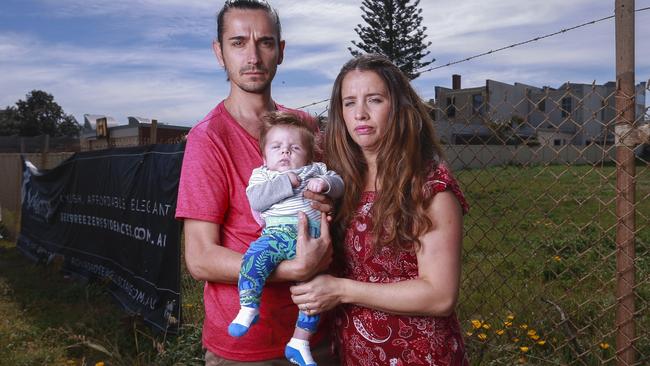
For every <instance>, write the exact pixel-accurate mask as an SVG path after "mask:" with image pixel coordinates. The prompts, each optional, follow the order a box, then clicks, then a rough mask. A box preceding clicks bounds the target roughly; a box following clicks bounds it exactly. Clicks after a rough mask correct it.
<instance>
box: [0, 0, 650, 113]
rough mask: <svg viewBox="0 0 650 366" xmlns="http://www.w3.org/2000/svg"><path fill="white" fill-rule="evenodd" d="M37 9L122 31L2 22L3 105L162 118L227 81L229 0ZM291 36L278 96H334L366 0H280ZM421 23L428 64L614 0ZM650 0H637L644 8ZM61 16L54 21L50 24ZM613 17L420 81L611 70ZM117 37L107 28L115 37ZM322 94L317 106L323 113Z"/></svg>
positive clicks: (640, 27)
mask: <svg viewBox="0 0 650 366" xmlns="http://www.w3.org/2000/svg"><path fill="white" fill-rule="evenodd" d="M35 3H36V4H35V5H34V6H32V7H31V8H30V14H31V16H33V14H36V15H38V18H39V24H42V25H48V22H50V21H53V19H56V20H58V21H60V20H61V19H68V18H69V21H70V22H77V21H79V20H81V21H85V22H88V24H95V23H96V24H97V27H98V28H99V27H102V26H103V27H109V28H110V29H111V30H114V32H115V36H116V39H119V41H117V40H116V41H115V42H97V43H96V44H88V43H87V42H86V45H82V44H81V43H80V42H78V40H77V37H75V36H76V35H75V34H67V33H66V31H65V28H62V29H60V30H57V31H56V32H51V33H53V34H47V33H39V32H41V30H40V29H51V28H47V27H46V28H39V27H32V28H30V29H29V30H25V32H29V33H20V32H18V31H17V30H14V29H7V28H6V27H4V26H2V25H0V68H1V69H2V70H3V78H2V79H0V90H2V91H3V93H2V94H1V95H0V106H2V105H10V104H13V103H15V101H17V100H18V99H19V98H24V96H25V93H27V92H29V91H30V90H32V89H37V88H40V89H43V90H46V91H48V92H50V93H53V94H54V96H55V98H56V100H57V101H58V102H59V103H60V104H61V105H62V106H63V107H64V109H65V110H66V112H68V113H74V114H75V116H77V118H80V117H81V115H82V114H83V113H106V114H112V115H114V116H115V117H118V118H119V119H120V120H125V116H127V115H141V116H143V117H148V116H149V117H158V118H159V119H160V120H161V121H169V122H175V123H192V122H195V121H196V120H197V119H200V118H201V117H202V116H203V115H205V114H206V113H207V112H208V110H209V109H210V108H211V107H212V106H213V105H214V104H216V103H217V102H218V101H219V100H220V99H221V98H223V97H225V96H226V95H227V92H228V84H227V83H226V82H225V81H224V79H225V76H224V73H223V71H222V70H221V69H220V67H219V66H218V64H217V62H216V60H215V58H214V55H213V54H212V50H211V49H210V42H211V39H212V37H213V36H214V32H215V31H214V15H215V13H216V11H217V10H218V9H219V8H220V7H221V5H222V4H223V2H222V1H203V0H190V1H186V0H161V1H155V0H37V1H36V2H35ZM273 5H274V6H276V7H277V8H278V9H279V11H280V16H281V18H282V22H283V31H284V33H283V35H284V38H285V39H286V40H287V49H286V55H285V61H284V63H283V65H281V66H280V68H279V72H278V75H277V76H276V81H275V82H274V89H273V91H274V98H276V99H277V100H278V101H279V102H281V103H283V104H286V105H288V106H301V105H305V104H309V103H311V102H314V101H319V100H322V99H325V98H327V97H328V96H329V93H330V88H331V83H332V82H333V79H334V78H335V76H336V74H337V73H338V71H339V69H340V67H341V65H342V64H343V63H344V62H345V61H347V60H348V59H349V58H350V54H349V52H348V50H347V47H349V46H351V43H350V41H351V40H353V39H357V38H358V37H357V35H356V33H355V32H354V27H355V26H356V24H358V23H361V22H362V19H361V10H360V9H359V6H360V2H357V1H347V0H335V1H330V2H327V3H325V2H323V1H321V0H304V1H300V2H297V1H292V0H275V1H273ZM420 5H421V7H422V8H423V13H422V15H423V17H424V24H425V25H426V26H427V28H428V29H427V34H428V35H429V37H428V40H430V41H432V45H431V47H430V50H431V56H432V57H436V58H437V59H438V60H437V61H436V62H435V63H434V64H432V65H431V66H436V65H443V64H444V63H446V62H450V61H455V60H460V59H463V58H466V57H469V56H473V55H476V54H479V53H481V52H485V51H488V50H490V49H496V48H499V47H502V46H507V45H509V44H512V43H515V42H520V41H522V40H526V39H530V38H533V37H535V36H539V35H543V34H547V33H551V32H554V31H558V30H560V29H563V28H567V27H570V26H574V25H577V24H580V23H582V22H585V21H589V20H592V19H597V18H600V17H602V16H607V15H610V14H612V13H613V4H612V3H610V2H593V1H591V0H574V1H570V2H566V1H565V0H547V1H537V2H522V1H519V0H500V1H488V0H465V1H455V2H452V1H432V0H423V1H422V2H421V3H420ZM648 5H650V0H637V2H636V6H637V8H641V7H645V6H648ZM649 20H650V11H646V12H642V13H637V20H636V35H637V55H636V56H637V64H636V66H637V79H639V80H644V79H647V78H648V77H649V76H650V48H648V47H645V46H644V42H645V39H644V38H643V35H645V34H650V21H649ZM54 23H56V24H60V23H57V22H53V24H54ZM613 24H614V21H613V19H612V20H609V21H605V22H601V23H598V24H595V25H589V26H586V27H584V28H581V29H578V30H574V31H571V32H567V33H563V34H562V35H559V36H556V37H552V38H548V39H544V40H540V41H537V42H533V43H530V44H527V45H523V46H520V47H516V48H512V49H508V50H505V51H503V52H499V53H495V54H492V55H489V56H485V57H481V58H478V59H475V60H472V61H469V62H463V63H460V64H458V65H454V66H450V67H444V68H441V69H439V70H435V71H431V72H427V73H424V74H422V76H420V78H418V79H416V80H415V82H414V85H415V86H416V88H417V89H418V90H419V91H420V92H421V94H422V95H423V96H425V97H432V95H433V87H434V86H435V85H449V84H450V79H451V74H452V73H459V74H462V75H463V85H466V86H480V85H484V84H485V79H493V80H499V81H504V82H508V83H514V82H523V83H528V84H532V85H551V86H557V85H559V84H560V83H562V82H564V81H574V82H591V80H593V79H597V81H598V82H605V81H608V80H612V79H613V78H614V76H615V65H614V61H615V60H614V34H613V33H614V27H613ZM108 39H109V40H110V39H111V38H110V36H109V38H108ZM325 105H326V104H320V105H316V106H313V107H309V109H310V111H313V112H319V111H322V110H323V109H324V108H325Z"/></svg>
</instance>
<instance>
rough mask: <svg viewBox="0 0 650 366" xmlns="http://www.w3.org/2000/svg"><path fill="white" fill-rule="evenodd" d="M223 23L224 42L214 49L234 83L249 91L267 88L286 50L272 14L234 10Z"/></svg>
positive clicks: (262, 11) (257, 91)
mask: <svg viewBox="0 0 650 366" xmlns="http://www.w3.org/2000/svg"><path fill="white" fill-rule="evenodd" d="M223 24H224V27H223V37H222V43H218V42H215V43H214V44H213V48H214V51H215V53H216V55H217V59H218V60H219V63H220V64H221V66H223V67H224V68H225V69H226V72H227V73H228V78H229V79H230V81H231V83H232V84H231V85H232V86H233V87H235V86H236V87H238V88H239V89H241V90H243V91H246V92H249V93H262V92H265V91H267V90H268V89H269V88H270V85H271V81H272V80H273V77H274V76H275V71H276V69H277V66H278V65H279V64H280V63H282V57H283V52H284V41H280V40H278V39H277V38H278V34H277V30H276V29H275V24H274V23H273V22H272V20H271V17H270V16H269V14H268V13H267V12H266V11H264V10H241V9H232V10H229V11H228V12H227V13H226V14H225V15H224V23H223Z"/></svg>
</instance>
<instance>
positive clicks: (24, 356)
mask: <svg viewBox="0 0 650 366" xmlns="http://www.w3.org/2000/svg"><path fill="white" fill-rule="evenodd" d="M456 175H457V178H458V179H459V181H460V182H461V185H462V188H463V190H464V191H465V194H466V196H467V198H468V201H469V202H470V205H471V206H472V208H471V210H470V213H469V215H467V216H466V218H465V229H466V235H465V242H464V253H463V259H464V263H463V283H462V288H461V303H460V305H459V312H458V313H459V317H460V321H461V326H462V327H463V331H464V332H466V334H465V339H466V343H467V346H468V350H469V351H470V359H471V360H472V364H473V365H513V364H520V363H525V364H531V365H573V364H575V365H583V364H584V365H592V364H605V365H613V364H614V355H615V351H614V348H615V327H614V313H615V308H614V306H615V288H616V282H615V275H614V274H615V262H616V256H615V241H614V238H615V226H614V225H615V222H616V219H615V213H614V208H615V191H616V190H615V168H614V167H611V166H605V167H597V168H593V167H591V166H573V167H567V166H561V165H560V166H550V167H515V166H506V167H494V168H488V169H476V170H465V171H460V172H457V174H456ZM637 177H638V180H637V191H636V198H637V230H638V232H637V239H636V240H637V247H636V252H637V253H636V262H637V271H636V278H637V283H638V286H637V288H636V292H635V294H636V300H637V314H638V316H637V321H638V322H637V336H638V337H639V338H638V340H637V342H636V347H637V350H638V351H639V355H640V357H639V364H644V362H647V361H648V357H650V337H649V336H650V334H649V333H648V329H650V319H648V317H647V316H645V317H642V316H641V315H642V314H647V312H648V305H650V288H649V287H650V286H649V282H650V274H649V272H650V255H648V254H650V253H649V249H650V248H649V243H650V226H648V222H649V221H650V220H648V218H649V217H650V200H648V198H649V197H650V168H648V167H647V166H645V165H643V166H639V167H637ZM0 268H1V271H0V319H1V320H0V365H37V364H38V365H41V364H47V365H95V364H96V363H98V362H104V364H105V365H192V364H197V365H199V364H202V363H201V353H202V352H201V349H200V327H199V326H197V325H195V324H200V323H201V320H202V316H203V315H202V304H201V296H202V291H201V285H200V284H199V283H197V282H196V281H194V280H192V279H191V278H189V276H188V275H187V273H186V272H183V278H182V280H181V283H182V288H183V314H184V319H185V320H186V322H187V323H188V325H186V326H185V328H184V329H183V332H182V333H181V335H180V336H176V337H165V336H164V335H156V334H153V333H151V331H149V330H148V328H147V327H145V326H144V325H143V324H142V323H141V322H140V321H139V320H138V319H137V318H134V317H129V316H126V315H124V313H122V312H121V310H120V309H119V308H118V307H117V305H116V304H115V303H114V302H113V300H112V299H111V297H110V296H109V295H107V294H105V292H104V291H103V290H102V288H101V287H99V286H98V285H92V284H91V285H85V284H83V283H77V282H74V281H70V280H68V279H65V278H63V277H62V276H61V275H59V274H58V273H56V270H55V269H52V268H44V267H41V266H36V265H34V264H32V263H31V262H30V261H28V260H27V259H24V258H23V257H22V255H21V254H19V253H18V252H17V250H16V249H15V247H14V245H13V243H10V242H2V241H0ZM563 319H564V320H563Z"/></svg>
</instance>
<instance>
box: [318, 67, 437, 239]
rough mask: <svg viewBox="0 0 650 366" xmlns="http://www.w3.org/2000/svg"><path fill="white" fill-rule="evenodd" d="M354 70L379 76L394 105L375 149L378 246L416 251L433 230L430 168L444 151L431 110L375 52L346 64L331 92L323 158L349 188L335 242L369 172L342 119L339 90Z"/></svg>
mask: <svg viewBox="0 0 650 366" xmlns="http://www.w3.org/2000/svg"><path fill="white" fill-rule="evenodd" d="M353 70H359V71H370V72H374V73H376V74H377V75H379V77H380V78H381V79H382V80H383V81H384V83H385V84H386V88H387V90H388V92H389V94H390V96H389V98H390V101H391V112H390V114H389V120H388V127H387V129H386V132H385V133H384V135H383V136H382V137H381V140H380V142H379V145H378V146H377V180H376V182H375V183H376V187H378V191H377V196H376V198H375V201H374V204H373V206H372V210H371V217H372V220H373V231H372V235H373V239H374V240H373V242H374V243H375V244H374V248H375V249H379V248H381V247H384V246H391V247H396V248H402V249H409V250H417V249H418V248H419V246H420V245H421V243H420V241H419V237H420V236H421V235H422V234H424V233H426V232H428V231H429V230H431V227H432V223H431V220H430V219H429V218H428V216H427V213H426V209H427V208H428V206H429V204H430V203H431V196H430V195H429V194H427V192H426V191H425V189H424V186H425V182H426V178H427V176H428V174H429V173H430V172H431V169H432V167H433V166H435V164H437V163H439V161H440V159H442V149H441V148H440V145H439V144H438V142H437V139H436V136H435V132H434V128H433V121H432V120H431V117H430V116H429V108H428V107H427V106H426V105H425V104H424V102H422V100H421V99H420V97H419V96H418V95H417V93H416V92H415V90H414V89H413V87H411V84H410V81H409V79H408V78H407V77H406V76H405V75H404V74H403V73H402V72H401V71H400V70H399V68H397V67H396V66H395V65H394V64H393V63H392V62H390V61H389V60H388V59H387V58H385V57H384V56H381V55H375V54H369V55H362V56H358V57H355V58H353V59H352V60H350V61H348V62H347V63H346V64H345V65H343V67H342V68H341V71H340V72H339V74H338V76H337V78H336V81H335V82H334V87H333V89H332V97H331V100H330V106H329V121H328V124H327V127H326V131H325V133H326V146H325V150H326V154H325V157H326V159H327V165H328V166H329V167H330V169H333V170H335V171H336V172H338V173H339V174H340V175H341V177H342V178H343V181H344V182H345V185H346V186H345V194H344V195H343V199H342V200H341V202H340V203H339V205H338V207H337V209H336V215H335V217H334V235H335V238H336V242H337V243H341V242H342V239H343V235H344V231H345V227H346V226H347V225H348V223H349V222H350V220H351V219H352V217H353V216H354V214H355V211H356V208H357V205H358V203H359V199H360V198H361V193H362V190H363V187H364V183H365V178H366V175H367V174H368V164H367V162H366V160H365V158H364V156H363V154H362V152H361V149H360V148H359V146H358V145H357V144H356V143H355V142H354V141H353V140H352V138H351V136H350V135H349V134H348V132H347V128H346V126H345V121H344V120H343V113H342V96H341V87H342V84H343V79H344V78H345V76H346V75H347V74H348V73H349V72H350V71H353Z"/></svg>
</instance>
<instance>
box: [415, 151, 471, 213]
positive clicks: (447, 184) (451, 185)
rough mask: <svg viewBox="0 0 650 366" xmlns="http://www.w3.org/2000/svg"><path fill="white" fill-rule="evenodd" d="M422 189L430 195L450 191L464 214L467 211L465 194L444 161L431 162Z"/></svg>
mask: <svg viewBox="0 0 650 366" xmlns="http://www.w3.org/2000/svg"><path fill="white" fill-rule="evenodd" d="M424 189H425V191H426V192H427V194H429V195H431V196H434V195H435V194H436V193H440V192H444V191H447V190H448V191H451V192H452V193H453V194H454V196H456V198H457V199H458V203H460V206H461V207H462V209H463V214H466V213H467V212H468V211H469V205H468V204H467V200H466V199H465V195H464V194H463V191H462V190H461V189H460V185H459V184H458V181H457V180H456V178H455V177H454V175H453V174H452V172H451V170H450V169H449V167H448V166H447V164H446V163H445V162H433V163H432V165H431V170H430V171H429V174H428V175H427V179H426V182H425V187H424Z"/></svg>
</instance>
